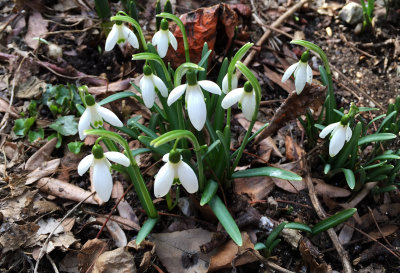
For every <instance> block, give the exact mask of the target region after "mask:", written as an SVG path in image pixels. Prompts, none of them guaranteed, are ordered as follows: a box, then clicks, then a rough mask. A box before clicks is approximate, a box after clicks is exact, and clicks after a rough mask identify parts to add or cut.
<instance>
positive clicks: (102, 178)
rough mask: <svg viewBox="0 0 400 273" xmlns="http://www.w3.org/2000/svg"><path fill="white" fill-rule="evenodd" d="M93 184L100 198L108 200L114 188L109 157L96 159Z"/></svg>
mask: <svg viewBox="0 0 400 273" xmlns="http://www.w3.org/2000/svg"><path fill="white" fill-rule="evenodd" d="M93 186H94V189H95V190H96V192H97V194H98V195H99V197H100V199H101V200H103V201H104V202H107V201H108V200H109V199H110V196H111V191H112V188H113V183H112V177H111V173H110V168H109V167H108V164H107V159H105V158H103V159H95V162H94V166H93Z"/></svg>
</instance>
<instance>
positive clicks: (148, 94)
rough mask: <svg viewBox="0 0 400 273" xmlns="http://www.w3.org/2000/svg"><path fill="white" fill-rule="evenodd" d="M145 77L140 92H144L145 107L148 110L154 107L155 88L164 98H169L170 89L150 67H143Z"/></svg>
mask: <svg viewBox="0 0 400 273" xmlns="http://www.w3.org/2000/svg"><path fill="white" fill-rule="evenodd" d="M143 73H144V76H143V77H142V78H141V79H140V90H141V91H142V98H143V102H144V105H146V107H147V108H151V107H153V105H154V100H155V98H156V92H155V87H157V89H158V91H160V93H161V95H162V96H163V97H165V98H166V97H168V88H167V87H166V86H165V83H164V82H163V81H162V80H161V79H160V78H159V77H157V76H156V75H153V72H152V71H151V68H150V66H148V65H145V66H144V67H143Z"/></svg>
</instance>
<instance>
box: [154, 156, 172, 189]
mask: <svg viewBox="0 0 400 273" xmlns="http://www.w3.org/2000/svg"><path fill="white" fill-rule="evenodd" d="M174 174H175V170H174V168H173V166H172V165H171V164H170V163H166V164H165V165H164V166H162V167H161V169H160V170H159V171H158V174H157V176H156V179H155V181H154V195H155V196H156V197H162V196H165V195H167V193H168V192H169V189H170V188H171V186H172V182H174Z"/></svg>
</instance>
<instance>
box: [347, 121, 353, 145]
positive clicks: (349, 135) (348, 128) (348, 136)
mask: <svg viewBox="0 0 400 273" xmlns="http://www.w3.org/2000/svg"><path fill="white" fill-rule="evenodd" d="M352 135H353V132H352V131H351V128H350V126H348V125H347V126H346V141H349V140H350V139H351V136H352Z"/></svg>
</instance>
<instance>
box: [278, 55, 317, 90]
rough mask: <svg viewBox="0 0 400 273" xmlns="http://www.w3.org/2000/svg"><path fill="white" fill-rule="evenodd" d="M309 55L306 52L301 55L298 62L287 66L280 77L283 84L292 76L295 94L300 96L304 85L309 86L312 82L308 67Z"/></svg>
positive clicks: (310, 70)
mask: <svg viewBox="0 0 400 273" xmlns="http://www.w3.org/2000/svg"><path fill="white" fill-rule="evenodd" d="M309 55H310V53H309V51H308V50H307V51H306V52H304V53H303V55H301V59H300V61H299V62H297V63H295V64H292V65H291V66H289V68H288V69H287V70H286V71H285V73H284V74H283V77H282V82H285V81H287V80H288V79H289V78H290V76H291V75H292V74H293V75H294V85H295V87H296V92H297V94H300V93H301V91H303V89H304V86H305V85H306V83H309V84H311V82H312V78H313V74H312V69H311V67H310V66H309V65H308V58H309Z"/></svg>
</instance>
